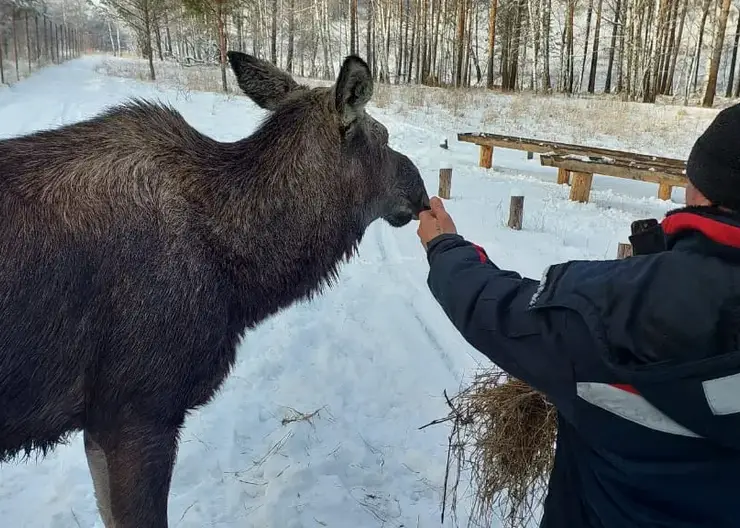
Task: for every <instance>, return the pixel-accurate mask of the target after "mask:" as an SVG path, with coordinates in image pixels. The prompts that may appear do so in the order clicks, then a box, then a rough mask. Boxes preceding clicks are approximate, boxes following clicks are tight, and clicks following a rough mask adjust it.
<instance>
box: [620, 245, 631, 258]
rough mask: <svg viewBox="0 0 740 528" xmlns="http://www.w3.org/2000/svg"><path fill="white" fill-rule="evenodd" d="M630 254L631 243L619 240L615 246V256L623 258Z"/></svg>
mask: <svg viewBox="0 0 740 528" xmlns="http://www.w3.org/2000/svg"><path fill="white" fill-rule="evenodd" d="M631 256H632V244H625V243H623V242H620V243H619V245H618V246H617V258H618V259H625V258H627V257H631Z"/></svg>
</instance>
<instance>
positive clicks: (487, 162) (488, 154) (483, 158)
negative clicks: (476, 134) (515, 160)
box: [478, 145, 493, 169]
mask: <svg viewBox="0 0 740 528" xmlns="http://www.w3.org/2000/svg"><path fill="white" fill-rule="evenodd" d="M478 165H479V166H481V167H485V168H486V169H490V168H491V166H493V147H491V146H490V145H481V146H480V160H479V163H478Z"/></svg>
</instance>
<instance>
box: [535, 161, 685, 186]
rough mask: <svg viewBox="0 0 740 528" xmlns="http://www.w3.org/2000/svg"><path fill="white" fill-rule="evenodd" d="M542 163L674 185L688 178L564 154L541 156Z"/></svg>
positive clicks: (548, 165) (578, 170) (566, 168)
mask: <svg viewBox="0 0 740 528" xmlns="http://www.w3.org/2000/svg"><path fill="white" fill-rule="evenodd" d="M540 164H541V165H543V166H546V167H556V168H558V169H559V168H563V169H565V170H568V171H571V172H590V173H591V174H603V175H604V176H615V177H617V178H626V179H629V180H638V181H645V182H650V183H658V184H660V183H666V184H669V185H672V186H673V187H686V185H687V184H688V179H687V178H686V177H685V176H679V175H676V174H671V173H668V172H665V171H660V170H650V169H649V168H648V167H645V166H642V167H640V166H637V167H636V166H630V165H626V164H619V163H600V162H595V161H584V160H580V159H576V158H567V157H563V156H548V155H543V156H540Z"/></svg>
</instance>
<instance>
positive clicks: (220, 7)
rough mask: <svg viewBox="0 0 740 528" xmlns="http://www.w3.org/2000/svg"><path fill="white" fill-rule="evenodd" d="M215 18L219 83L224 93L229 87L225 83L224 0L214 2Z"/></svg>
mask: <svg viewBox="0 0 740 528" xmlns="http://www.w3.org/2000/svg"><path fill="white" fill-rule="evenodd" d="M216 16H217V17H218V49H219V55H220V62H221V83H222V85H223V90H224V92H228V91H229V85H228V84H227V82H226V29H225V26H226V24H225V23H224V19H225V18H226V16H225V14H224V0H216Z"/></svg>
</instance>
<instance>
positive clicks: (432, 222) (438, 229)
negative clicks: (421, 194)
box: [416, 196, 457, 249]
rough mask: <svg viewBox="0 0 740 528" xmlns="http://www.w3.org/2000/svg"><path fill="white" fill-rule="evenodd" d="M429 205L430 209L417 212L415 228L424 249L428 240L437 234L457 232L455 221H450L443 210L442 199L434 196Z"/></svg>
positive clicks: (447, 214) (449, 217)
mask: <svg viewBox="0 0 740 528" xmlns="http://www.w3.org/2000/svg"><path fill="white" fill-rule="evenodd" d="M429 205H430V206H431V210H429V211H422V212H421V213H419V228H418V229H417V230H416V234H417V235H419V239H420V240H421V245H422V246H424V249H427V246H428V245H429V242H431V241H432V240H433V239H434V238H436V237H438V236H439V235H442V234H446V233H457V228H456V227H455V222H453V221H452V217H451V216H450V215H449V213H448V212H447V211H446V210H445V206H444V204H443V203H442V200H440V199H439V198H438V197H436V196H434V197H433V198H432V199H431V200H430V201H429Z"/></svg>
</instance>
